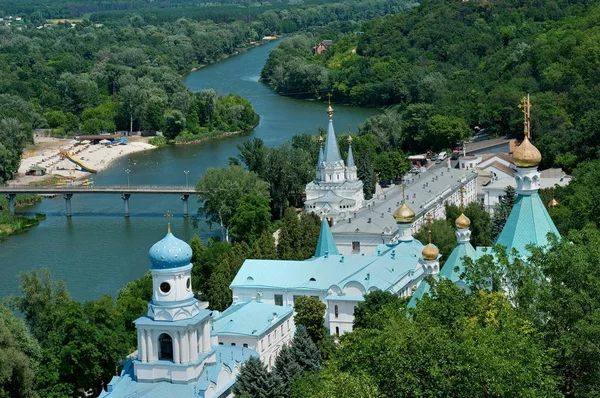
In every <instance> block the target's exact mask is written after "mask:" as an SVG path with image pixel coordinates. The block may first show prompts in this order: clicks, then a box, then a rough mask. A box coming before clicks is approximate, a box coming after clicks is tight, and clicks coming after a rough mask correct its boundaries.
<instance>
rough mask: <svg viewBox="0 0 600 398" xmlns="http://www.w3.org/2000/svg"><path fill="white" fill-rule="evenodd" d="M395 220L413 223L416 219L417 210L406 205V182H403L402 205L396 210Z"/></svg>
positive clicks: (401, 222)
mask: <svg viewBox="0 0 600 398" xmlns="http://www.w3.org/2000/svg"><path fill="white" fill-rule="evenodd" d="M394 220H396V224H412V223H413V221H415V212H414V211H412V210H411V208H410V207H408V206H407V205H406V200H405V196H404V184H402V206H400V207H399V208H398V209H396V211H395V212H394Z"/></svg>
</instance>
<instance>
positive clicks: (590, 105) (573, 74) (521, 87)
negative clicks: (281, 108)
mask: <svg viewBox="0 0 600 398" xmlns="http://www.w3.org/2000/svg"><path fill="white" fill-rule="evenodd" d="M592 4H593V3H592V2H590V1H586V0H582V1H563V0H558V1H552V2H537V3H536V2H533V3H532V2H526V1H519V0H501V1H483V2H471V1H468V2H461V1H445V0H426V1H423V2H422V3H421V5H420V6H419V7H415V8H413V9H411V10H410V11H408V12H406V13H400V14H397V15H393V16H387V17H384V18H379V19H375V20H372V21H370V22H368V23H365V24H363V27H362V28H361V29H356V31H358V30H360V32H356V31H354V32H348V33H347V32H343V31H340V30H338V31H335V30H332V29H328V30H324V31H319V32H317V35H316V36H300V37H298V38H295V39H292V40H289V41H287V42H282V43H281V44H280V46H279V47H278V49H277V50H276V51H273V52H272V53H271V56H270V58H269V61H268V62H267V64H266V66H265V68H264V69H263V72H262V77H263V79H264V80H265V81H267V82H268V83H270V84H271V85H273V87H274V88H275V89H276V90H277V91H278V92H280V93H283V94H288V95H296V96H301V97H315V96H316V97H321V96H322V95H323V94H324V93H325V92H332V93H333V98H334V99H336V100H338V101H343V102H350V103H354V104H359V105H369V106H380V105H397V107H395V108H394V110H393V111H391V112H393V113H396V114H399V115H401V116H402V120H401V124H402V128H400V126H398V128H395V129H393V130H390V131H389V133H388V134H390V135H393V134H394V133H396V134H397V136H399V137H401V139H400V141H399V142H398V143H397V144H396V145H397V146H396V147H397V148H399V149H400V148H401V149H404V150H410V149H414V150H424V149H429V148H430V147H431V148H432V149H434V150H435V149H441V148H444V147H446V146H448V145H445V144H444V143H443V142H438V143H436V142H429V141H422V139H420V138H419V137H423V138H424V137H427V136H429V135H431V134H432V133H434V132H436V131H437V132H444V133H443V134H447V133H449V134H448V135H447V137H448V138H449V139H451V140H453V141H454V140H456V138H460V139H462V138H464V134H465V131H464V129H465V127H471V128H473V127H475V126H480V127H482V128H488V129H490V131H491V132H493V133H497V134H519V133H520V132H521V131H522V123H521V119H522V117H521V114H520V112H519V111H518V109H515V104H517V103H518V102H519V99H520V98H521V97H522V96H523V93H524V92H526V91H530V92H531V94H532V102H533V104H534V111H533V113H532V119H533V120H532V122H533V136H534V139H535V140H536V142H537V144H536V145H538V147H539V148H540V150H541V151H542V154H543V159H544V160H543V165H544V166H550V165H555V166H559V167H563V168H565V169H566V170H567V171H570V170H572V169H573V168H574V167H575V166H576V165H577V163H578V162H579V161H581V160H584V159H590V158H593V157H595V156H596V152H597V149H596V148H597V144H596V142H597V139H596V134H597V132H596V128H595V126H596V124H597V123H595V122H594V121H595V120H596V119H595V118H596V117H597V115H596V113H597V111H596V108H597V105H598V101H599V99H598V98H597V94H596V92H597V91H598V79H597V78H596V77H595V70H596V67H595V62H596V61H595V60H596V58H595V56H594V55H593V54H596V53H597V52H598V51H597V48H596V47H597V41H598V40H597V35H598V32H597V29H595V27H596V20H597V18H598V15H600V7H599V6H597V5H592ZM322 39H333V40H334V44H333V45H332V46H330V47H329V49H328V51H325V52H324V53H323V54H321V55H318V56H313V55H312V46H313V45H314V44H313V43H314V42H318V41H319V40H322ZM441 117H444V118H446V120H444V121H442V120H441V119H440V118H441ZM440 127H443V128H441V129H440ZM435 134H437V133H435ZM441 138H442V137H439V136H437V137H436V140H438V139H441ZM451 144H454V142H451Z"/></svg>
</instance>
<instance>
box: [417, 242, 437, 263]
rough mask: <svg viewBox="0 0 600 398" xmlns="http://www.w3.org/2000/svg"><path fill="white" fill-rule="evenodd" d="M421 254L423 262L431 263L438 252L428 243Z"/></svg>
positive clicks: (435, 258)
mask: <svg viewBox="0 0 600 398" xmlns="http://www.w3.org/2000/svg"><path fill="white" fill-rule="evenodd" d="M421 254H422V255H423V258H424V259H425V260H427V261H433V260H437V258H438V256H439V254H440V251H439V250H438V249H437V247H435V246H434V245H432V244H431V243H430V244H428V245H427V246H425V248H424V249H423V251H422V252H421Z"/></svg>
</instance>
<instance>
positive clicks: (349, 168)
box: [304, 104, 365, 220]
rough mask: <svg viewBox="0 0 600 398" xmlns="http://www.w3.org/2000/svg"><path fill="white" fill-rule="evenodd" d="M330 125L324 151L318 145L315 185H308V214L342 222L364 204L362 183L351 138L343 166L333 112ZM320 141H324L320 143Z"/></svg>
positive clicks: (312, 183) (305, 204)
mask: <svg viewBox="0 0 600 398" xmlns="http://www.w3.org/2000/svg"><path fill="white" fill-rule="evenodd" d="M327 115H328V116H329V125H328V127H327V139H326V140H325V149H324V150H323V144H322V142H320V143H319V145H320V148H319V158H318V161H317V170H316V171H317V173H316V178H315V180H314V181H311V182H309V183H308V184H306V190H305V192H306V200H305V202H304V209H305V210H306V212H308V213H310V212H312V213H316V214H319V215H325V216H326V217H327V218H329V219H332V220H337V219H343V218H345V217H346V216H347V215H348V214H351V213H352V212H354V211H356V210H358V209H360V208H361V207H362V206H363V202H364V200H365V197H364V194H363V182H362V181H361V180H359V179H358V175H357V169H356V164H355V163H354V155H353V154H352V137H350V136H349V137H348V157H347V159H346V160H347V162H346V163H344V160H343V159H342V156H341V154H340V149H339V147H338V143H337V138H336V136H335V130H334V128H333V108H332V107H331V104H329V107H328V108H327ZM320 141H321V140H320Z"/></svg>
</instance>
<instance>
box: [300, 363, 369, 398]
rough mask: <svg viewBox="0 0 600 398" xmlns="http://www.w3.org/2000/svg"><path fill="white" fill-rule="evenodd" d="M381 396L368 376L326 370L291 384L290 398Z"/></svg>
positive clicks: (310, 374)
mask: <svg viewBox="0 0 600 398" xmlns="http://www.w3.org/2000/svg"><path fill="white" fill-rule="evenodd" d="M380 396H381V394H380V393H379V390H378V389H377V386H376V385H375V384H374V382H373V381H372V380H371V378H370V377H369V376H367V375H366V374H364V373H362V372H361V373H357V374H350V373H346V372H341V371H339V370H337V369H330V368H326V369H325V370H324V371H323V372H321V373H308V374H303V375H301V376H300V377H297V378H295V379H294V380H293V382H292V388H291V397H292V398H302V397H312V398H335V397H354V398H375V397H380Z"/></svg>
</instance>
